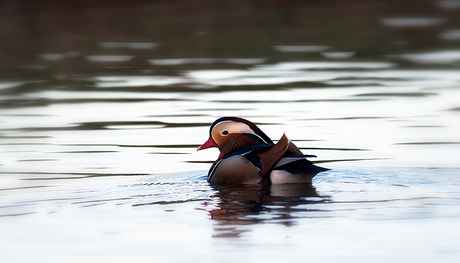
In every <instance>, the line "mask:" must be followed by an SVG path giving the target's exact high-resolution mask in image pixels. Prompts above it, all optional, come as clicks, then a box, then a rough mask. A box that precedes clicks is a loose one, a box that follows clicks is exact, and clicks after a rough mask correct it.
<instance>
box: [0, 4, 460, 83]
mask: <svg viewBox="0 0 460 263" xmlns="http://www.w3.org/2000/svg"><path fill="white" fill-rule="evenodd" d="M0 12H1V13H0V19H1V27H0V46H1V51H0V60H1V61H2V67H1V76H2V78H21V79H34V78H37V77H45V76H48V77H49V76H53V75H72V74H80V75H83V76H87V75H93V74H101V73H104V74H118V73H120V72H119V71H120V70H123V73H124V74H125V73H133V74H134V73H135V74H139V72H140V71H141V70H162V69H163V68H162V67H161V65H155V64H154V65H152V64H151V63H149V62H148V60H149V59H162V58H168V59H171V58H240V57H243V58H265V59H267V60H268V62H276V61H280V60H305V59H309V60H312V59H327V58H334V57H335V58H337V57H340V58H342V57H347V58H349V57H352V58H354V59H379V60H381V59H385V58H386V56H388V55H395V54H401V53H408V52H428V51H439V50H451V49H455V50H457V52H458V48H459V42H460V31H459V30H460V16H459V12H460V3H459V1H456V0H444V1H441V0H440V1H433V0H419V1H416V0H413V1H411V0H404V1H397V0H387V1H383V0H382V1H379V0H373V1H360V0H325V1H315V0H311V1H302V0H285V1H282V0H267V1H261V0H251V1H226V0H197V1H193V2H191V1H186V0H171V1H166V0H165V1H163V0H156V1H155V0H150V1H149V0H134V1H124V0H115V1H108V0H107V1H106V0H92V1H90V0H78V1H77V0H75V1H74V0H69V1H54V0H37V1H33V0H15V1H8V0H4V1H1V3H0ZM284 45H287V46H303V45H307V46H317V47H316V48H315V47H310V48H308V47H304V48H303V49H302V47H297V49H296V47H292V48H291V49H289V47H287V48H284V49H283V47H279V48H276V46H284ZM336 52H337V53H336ZM99 55H100V56H102V55H104V56H112V57H111V58H110V57H104V58H100V59H102V60H104V59H106V60H107V61H106V62H118V64H116V66H113V67H108V66H107V65H105V64H95V63H93V61H95V60H97V58H94V57H93V59H91V58H92V57H91V56H99ZM458 60H460V59H459V54H458V53H455V54H453V57H451V58H450V59H446V60H445V61H444V62H451V63H454V62H458ZM425 62H427V63H428V62H430V61H429V60H428V59H427V61H425ZM432 62H433V61H432ZM215 64H216V65H213V68H216V67H217V68H218V67H219V65H218V64H219V63H215ZM121 66H122V67H123V69H120V67H121ZM195 66H197V65H195ZM114 67H118V68H114ZM188 67H190V66H188ZM201 67H208V66H201ZM167 69H170V68H169V67H168V68H167ZM149 73H150V74H151V73H152V72H149Z"/></svg>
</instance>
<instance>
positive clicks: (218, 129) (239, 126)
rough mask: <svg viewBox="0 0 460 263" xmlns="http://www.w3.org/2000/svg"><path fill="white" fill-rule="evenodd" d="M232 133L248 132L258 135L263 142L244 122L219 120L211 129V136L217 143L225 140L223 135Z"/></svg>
mask: <svg viewBox="0 0 460 263" xmlns="http://www.w3.org/2000/svg"><path fill="white" fill-rule="evenodd" d="M232 133H249V134H252V135H255V136H257V137H259V138H260V139H261V140H262V141H263V142H265V140H264V139H262V138H261V137H260V136H259V135H258V134H257V133H255V132H254V131H253V130H252V129H251V127H249V126H248V125H247V124H246V123H243V122H236V121H231V120H228V121H223V122H219V123H218V124H217V125H216V126H214V128H213V129H212V131H211V136H212V138H213V139H214V141H215V142H216V143H217V144H218V145H219V144H223V143H224V142H225V140H226V138H225V137H226V136H228V135H230V134H232ZM265 143H266V142H265Z"/></svg>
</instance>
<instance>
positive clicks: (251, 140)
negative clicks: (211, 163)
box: [218, 134, 266, 160]
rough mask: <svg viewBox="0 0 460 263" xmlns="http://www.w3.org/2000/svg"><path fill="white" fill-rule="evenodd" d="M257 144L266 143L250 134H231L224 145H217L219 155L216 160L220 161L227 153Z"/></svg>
mask: <svg viewBox="0 0 460 263" xmlns="http://www.w3.org/2000/svg"><path fill="white" fill-rule="evenodd" d="M259 144H266V143H265V142H264V141H262V140H261V139H260V138H258V137H257V136H254V135H252V134H233V135H231V136H230V137H229V138H228V140H227V141H226V142H225V143H224V144H222V145H219V150H220V155H219V158H218V160H220V159H222V158H223V157H224V156H225V155H226V154H227V153H230V152H232V151H234V150H236V149H239V148H242V147H246V146H251V145H259Z"/></svg>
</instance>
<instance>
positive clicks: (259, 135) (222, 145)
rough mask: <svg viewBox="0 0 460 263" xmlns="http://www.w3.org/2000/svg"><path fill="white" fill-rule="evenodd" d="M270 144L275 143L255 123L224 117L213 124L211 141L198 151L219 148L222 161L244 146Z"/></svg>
mask: <svg viewBox="0 0 460 263" xmlns="http://www.w3.org/2000/svg"><path fill="white" fill-rule="evenodd" d="M270 143H273V141H272V140H271V139H270V138H269V137H268V136H267V135H266V134H265V133H263V132H262V131H261V130H260V129H259V128H258V127H257V126H256V125H255V124H254V123H252V122H250V121H248V120H246V119H243V118H238V117H222V118H219V119H217V120H216V121H215V122H213V123H212V124H211V128H210V129H209V139H208V140H207V141H206V142H205V143H204V144H203V145H201V146H200V147H198V150H203V149H207V148H210V147H217V148H219V150H220V155H219V159H220V158H222V157H223V156H224V155H225V154H227V153H229V152H231V151H233V150H236V149H238V148H241V147H244V146H249V145H258V144H270Z"/></svg>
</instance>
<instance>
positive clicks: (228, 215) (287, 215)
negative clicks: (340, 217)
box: [210, 183, 331, 238]
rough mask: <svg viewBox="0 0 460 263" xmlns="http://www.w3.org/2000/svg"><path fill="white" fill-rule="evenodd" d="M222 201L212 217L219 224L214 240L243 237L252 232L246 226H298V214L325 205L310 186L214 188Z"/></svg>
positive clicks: (212, 213) (324, 197) (282, 185)
mask: <svg viewBox="0 0 460 263" xmlns="http://www.w3.org/2000/svg"><path fill="white" fill-rule="evenodd" d="M213 188H214V190H215V191H216V197H217V198H219V200H218V202H219V203H218V205H217V207H218V208H217V209H214V210H211V211H210V216H211V218H212V219H213V220H216V221H217V226H216V227H215V228H214V230H215V234H214V235H213V237H215V238H231V237H240V235H241V234H243V233H245V232H248V231H251V230H250V229H249V228H248V227H247V226H248V225H254V224H262V223H278V224H283V225H285V226H291V225H295V222H296V220H295V218H296V217H295V216H294V215H293V213H295V212H308V211H314V210H313V209H311V208H309V206H308V205H309V204H316V203H324V202H328V201H330V200H331V197H330V196H320V195H319V194H318V193H317V192H316V189H315V187H314V186H313V185H312V184H311V183H303V184H272V185H219V186H216V185H215V186H213Z"/></svg>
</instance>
